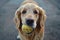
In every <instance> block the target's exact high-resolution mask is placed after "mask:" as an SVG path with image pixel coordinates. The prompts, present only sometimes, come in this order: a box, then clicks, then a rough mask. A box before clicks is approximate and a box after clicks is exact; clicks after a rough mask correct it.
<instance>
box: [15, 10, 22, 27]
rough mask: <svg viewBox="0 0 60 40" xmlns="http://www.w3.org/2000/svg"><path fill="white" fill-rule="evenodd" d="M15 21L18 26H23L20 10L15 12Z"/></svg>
mask: <svg viewBox="0 0 60 40" xmlns="http://www.w3.org/2000/svg"><path fill="white" fill-rule="evenodd" d="M14 22H15V24H16V26H17V28H20V27H21V26H22V21H21V12H20V11H19V10H17V11H16V12H15V17H14Z"/></svg>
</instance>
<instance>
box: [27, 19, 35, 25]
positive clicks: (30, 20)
mask: <svg viewBox="0 0 60 40" xmlns="http://www.w3.org/2000/svg"><path fill="white" fill-rule="evenodd" d="M33 23H34V20H33V19H27V20H26V24H27V25H29V26H33Z"/></svg>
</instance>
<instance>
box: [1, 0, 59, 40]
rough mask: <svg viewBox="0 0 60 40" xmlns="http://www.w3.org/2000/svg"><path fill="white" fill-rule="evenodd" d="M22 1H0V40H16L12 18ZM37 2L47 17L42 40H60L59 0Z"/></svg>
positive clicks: (39, 0)
mask: <svg viewBox="0 0 60 40" xmlns="http://www.w3.org/2000/svg"><path fill="white" fill-rule="evenodd" d="M22 1H23V0H0V40H16V36H17V30H16V27H15V24H14V22H13V17H14V14H15V11H16V9H17V8H18V7H19V5H20V3H21V2H22ZM36 1H37V0H36ZM37 2H38V3H39V4H40V6H41V7H43V8H44V9H45V10H46V15H47V20H46V27H45V37H44V40H60V0H38V1H37Z"/></svg>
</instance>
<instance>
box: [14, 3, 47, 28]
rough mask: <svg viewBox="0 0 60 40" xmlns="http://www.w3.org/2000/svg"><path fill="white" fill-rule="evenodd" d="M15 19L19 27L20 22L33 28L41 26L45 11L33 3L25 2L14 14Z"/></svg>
mask: <svg viewBox="0 0 60 40" xmlns="http://www.w3.org/2000/svg"><path fill="white" fill-rule="evenodd" d="M15 16H17V17H16V19H17V20H15V21H16V24H17V25H18V26H19V27H20V26H21V25H22V24H26V25H29V26H31V27H32V28H33V29H35V28H37V26H39V27H38V28H40V27H41V26H43V25H44V21H45V17H46V15H45V12H44V10H43V9H42V8H41V7H39V6H37V5H35V4H33V3H27V4H24V5H22V6H21V7H20V8H19V9H18V10H17V11H16V14H15Z"/></svg>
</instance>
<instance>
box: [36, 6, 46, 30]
mask: <svg viewBox="0 0 60 40" xmlns="http://www.w3.org/2000/svg"><path fill="white" fill-rule="evenodd" d="M38 10H39V14H38V15H39V18H38V20H37V28H38V29H40V28H41V27H43V26H44V23H45V20H46V14H45V11H44V10H43V9H42V8H40V7H39V8H38Z"/></svg>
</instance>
